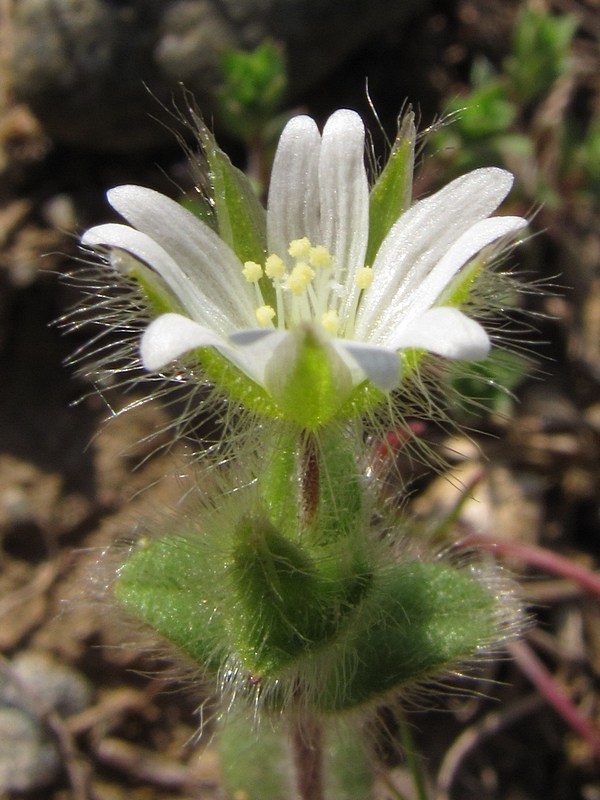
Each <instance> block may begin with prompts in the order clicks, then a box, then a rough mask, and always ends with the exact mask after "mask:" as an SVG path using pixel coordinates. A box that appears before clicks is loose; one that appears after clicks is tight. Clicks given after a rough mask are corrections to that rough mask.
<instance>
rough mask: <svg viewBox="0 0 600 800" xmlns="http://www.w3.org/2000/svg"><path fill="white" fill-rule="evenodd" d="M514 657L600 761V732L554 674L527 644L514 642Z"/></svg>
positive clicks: (512, 651) (512, 646)
mask: <svg viewBox="0 0 600 800" xmlns="http://www.w3.org/2000/svg"><path fill="white" fill-rule="evenodd" d="M509 650H510V653H511V655H512V657H513V658H514V659H515V661H516V662H517V664H518V665H519V667H520V669H521V670H522V671H523V672H524V674H525V675H527V677H528V678H529V680H530V681H531V682H532V683H533V685H534V686H535V687H536V688H537V690H538V692H539V693H540V694H541V695H542V697H544V699H545V700H546V701H547V702H548V703H550V705H551V706H553V708H555V709H556V711H558V713H559V714H560V715H561V717H562V718H563V719H564V720H565V721H566V722H567V723H568V724H569V725H570V726H571V728H573V730H574V731H576V732H577V733H578V734H579V735H580V736H582V737H583V738H584V739H585V740H586V742H587V743H588V744H589V745H590V747H591V748H592V750H593V752H594V754H595V756H596V758H599V759H600V731H598V730H596V728H594V726H593V725H592V724H591V723H590V722H589V720H587V719H586V718H585V717H584V716H582V715H581V714H580V713H579V710H578V709H577V707H576V706H575V705H574V703H573V701H572V700H571V698H570V697H569V696H568V695H567V693H566V692H565V691H564V690H563V688H562V687H561V686H560V685H559V684H558V683H557V682H556V681H555V680H554V677H553V676H552V674H551V673H550V672H549V671H548V670H547V669H546V667H545V666H544V664H542V662H541V661H540V659H539V658H538V657H537V656H536V654H535V653H534V652H533V650H532V649H531V648H530V647H529V646H528V645H527V644H525V642H512V644H510V645H509Z"/></svg>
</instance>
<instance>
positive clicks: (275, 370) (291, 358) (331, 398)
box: [265, 324, 352, 431]
mask: <svg viewBox="0 0 600 800" xmlns="http://www.w3.org/2000/svg"><path fill="white" fill-rule="evenodd" d="M265 384H266V386H267V389H268V391H269V393H270V394H271V395H272V397H273V399H274V400H275V402H276V403H277V405H278V406H279V408H280V410H281V416H282V418H283V419H286V420H288V421H289V422H293V423H295V424H296V425H298V426H299V427H300V428H301V429H302V430H307V431H315V430H317V429H319V428H321V427H322V426H323V425H325V424H326V423H327V422H329V421H330V420H332V419H335V417H336V415H337V413H338V412H339V410H340V408H341V406H342V405H343V403H344V401H345V400H346V398H347V397H349V395H350V393H351V391H352V376H351V375H350V370H349V369H348V367H347V366H346V365H345V364H344V362H343V361H342V359H341V358H340V357H339V356H338V355H337V353H336V352H335V350H334V349H333V347H332V346H331V344H330V343H329V342H328V341H327V339H326V338H325V336H323V335H321V333H320V331H319V329H318V328H317V327H316V326H313V325H308V324H303V325H299V326H298V327H296V328H294V330H293V331H292V332H291V334H290V336H287V337H286V338H285V339H284V341H283V342H282V343H281V344H280V345H279V347H278V348H277V350H276V351H275V353H274V355H273V358H272V359H271V361H270V363H269V364H268V366H267V369H266V372H265Z"/></svg>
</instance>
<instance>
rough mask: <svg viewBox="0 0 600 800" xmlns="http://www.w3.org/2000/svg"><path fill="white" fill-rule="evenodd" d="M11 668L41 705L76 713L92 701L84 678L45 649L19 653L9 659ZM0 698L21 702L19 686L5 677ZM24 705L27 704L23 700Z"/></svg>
mask: <svg viewBox="0 0 600 800" xmlns="http://www.w3.org/2000/svg"><path fill="white" fill-rule="evenodd" d="M12 671H13V673H14V675H15V678H16V679H17V680H18V681H20V682H22V683H23V684H24V685H25V686H26V687H27V688H28V689H30V691H31V693H32V696H34V697H35V698H37V699H39V700H40V702H41V703H42V704H43V706H45V707H47V708H52V709H53V710H54V711H57V712H58V713H59V714H60V715H61V716H63V717H68V716H70V715H72V714H78V713H79V712H80V711H83V710H84V709H85V708H87V707H88V706H89V705H90V703H91V700H92V690H91V687H90V685H89V683H88V682H87V680H86V679H85V678H84V677H83V676H82V675H81V674H80V673H79V672H77V671H76V670H74V669H72V668H71V667H67V666H65V665H64V664H61V663H59V662H58V661H56V660H55V659H54V658H52V657H51V656H49V655H48V654H46V653H41V652H40V653H36V652H33V651H26V652H23V653H20V654H19V655H17V656H16V657H15V658H14V660H13V661H12ZM0 702H4V704H7V705H8V704H10V705H15V706H21V704H22V700H21V692H20V691H19V687H18V686H17V685H15V684H11V682H10V681H6V682H5V683H4V685H3V686H0ZM23 705H24V707H25V708H26V702H25V704H23Z"/></svg>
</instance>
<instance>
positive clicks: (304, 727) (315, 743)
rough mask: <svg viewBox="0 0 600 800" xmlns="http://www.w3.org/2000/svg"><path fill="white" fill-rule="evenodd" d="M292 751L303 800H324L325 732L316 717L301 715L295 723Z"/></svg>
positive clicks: (299, 792) (300, 795)
mask: <svg viewBox="0 0 600 800" xmlns="http://www.w3.org/2000/svg"><path fill="white" fill-rule="evenodd" d="M291 739H292V751H293V757H294V766H295V768H296V785H297V788H298V796H299V798H301V800H324V794H323V731H322V728H321V723H320V721H319V720H318V719H317V718H315V717H310V716H307V715H300V716H298V717H297V718H296V719H294V721H293V727H292V735H291Z"/></svg>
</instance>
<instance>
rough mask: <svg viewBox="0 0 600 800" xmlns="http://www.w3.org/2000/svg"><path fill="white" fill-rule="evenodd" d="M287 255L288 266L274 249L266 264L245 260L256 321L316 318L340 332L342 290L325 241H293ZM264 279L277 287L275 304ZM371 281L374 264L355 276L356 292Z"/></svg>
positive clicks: (271, 323) (281, 323) (282, 323)
mask: <svg viewBox="0 0 600 800" xmlns="http://www.w3.org/2000/svg"><path fill="white" fill-rule="evenodd" d="M288 255H289V256H290V257H291V258H292V259H293V265H292V266H291V267H290V268H289V269H288V267H287V266H286V264H285V262H284V260H283V259H282V258H281V257H280V256H278V255H277V254H275V253H272V254H271V255H269V256H268V257H267V259H266V261H265V263H264V265H261V264H258V263H257V262H256V261H246V263H245V264H244V267H243V269H242V274H243V275H244V277H245V278H246V280H247V281H248V283H252V284H254V289H255V293H256V301H257V306H256V311H255V313H256V321H257V323H258V324H259V326H260V327H264V328H267V327H275V326H276V327H278V328H289V327H292V326H293V325H296V324H298V323H299V322H302V321H307V322H315V321H316V322H319V323H320V324H321V325H322V326H323V328H324V329H325V330H326V331H327V332H328V333H329V334H330V335H331V336H336V335H337V334H338V333H339V332H340V318H339V314H338V310H337V308H336V306H337V305H338V302H337V300H338V299H339V293H340V292H339V287H336V286H334V285H333V281H332V278H331V272H332V268H333V265H334V262H333V257H332V255H331V253H330V252H329V250H328V249H327V248H326V247H325V246H324V245H316V246H314V245H313V244H312V243H311V242H310V240H309V239H308V238H307V237H304V238H302V239H294V240H293V241H292V242H290V244H289V247H288ZM265 279H266V280H268V281H270V283H271V286H272V289H273V290H274V294H275V304H274V305H271V304H269V303H266V302H265V297H264V295H263V289H264V290H265V292H267V291H269V289H268V288H267V286H266V285H265ZM371 281H372V270H371V268H370V267H363V268H362V269H360V270H359V271H358V274H357V275H356V277H355V279H354V284H355V286H356V287H357V289H358V290H359V292H358V293H357V294H359V293H360V291H364V290H365V289H368V288H369V286H370V285H371ZM261 284H262V288H261Z"/></svg>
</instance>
